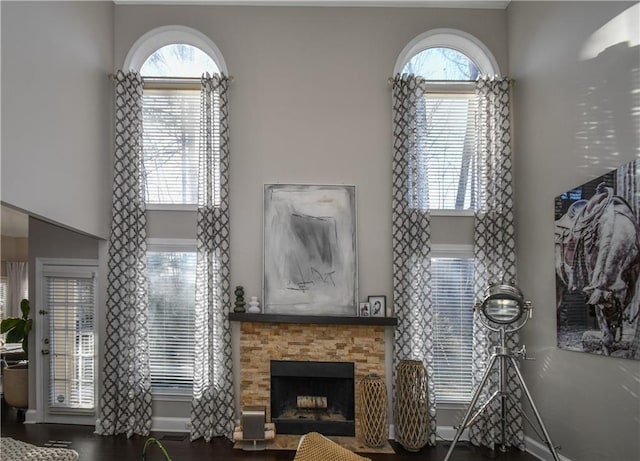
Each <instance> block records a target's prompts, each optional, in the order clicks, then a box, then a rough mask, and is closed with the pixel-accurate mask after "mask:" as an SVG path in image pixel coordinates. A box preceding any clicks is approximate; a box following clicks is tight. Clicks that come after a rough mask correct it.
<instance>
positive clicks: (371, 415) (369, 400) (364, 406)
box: [358, 374, 389, 447]
mask: <svg viewBox="0 0 640 461" xmlns="http://www.w3.org/2000/svg"><path fill="white" fill-rule="evenodd" d="M358 391H359V392H358V394H359V400H360V402H359V407H360V414H361V418H360V436H361V437H362V441H363V442H364V444H365V445H367V446H368V447H381V446H383V445H384V444H385V443H387V438H388V427H389V426H388V417H387V386H386V385H385V383H384V380H383V379H382V378H381V377H380V376H378V375H375V374H371V375H367V376H365V377H364V378H362V380H361V381H360V384H359V385H358Z"/></svg>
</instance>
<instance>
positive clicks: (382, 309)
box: [368, 295, 387, 317]
mask: <svg viewBox="0 0 640 461" xmlns="http://www.w3.org/2000/svg"><path fill="white" fill-rule="evenodd" d="M368 300H369V310H370V312H371V317H385V316H386V310H387V297H386V296H384V295H376V296H369V298H368Z"/></svg>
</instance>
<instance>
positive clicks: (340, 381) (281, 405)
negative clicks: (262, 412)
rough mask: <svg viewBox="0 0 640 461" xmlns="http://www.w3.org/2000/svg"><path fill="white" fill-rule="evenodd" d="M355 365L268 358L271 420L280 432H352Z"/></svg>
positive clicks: (329, 433)
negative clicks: (269, 364) (269, 365)
mask: <svg viewBox="0 0 640 461" xmlns="http://www.w3.org/2000/svg"><path fill="white" fill-rule="evenodd" d="M354 394H355V391H354V364H353V363H350V362H349V363H347V362H297V361H278V360H272V361H271V420H272V421H273V422H274V423H275V424H276V430H277V432H278V433H280V434H305V433H307V432H310V431H317V432H320V433H321V434H325V435H351V436H353V435H355V399H354Z"/></svg>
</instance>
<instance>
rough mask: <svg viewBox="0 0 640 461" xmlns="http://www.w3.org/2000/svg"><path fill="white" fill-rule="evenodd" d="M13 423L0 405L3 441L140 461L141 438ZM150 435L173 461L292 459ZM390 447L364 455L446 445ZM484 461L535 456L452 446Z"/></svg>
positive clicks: (98, 459)
mask: <svg viewBox="0 0 640 461" xmlns="http://www.w3.org/2000/svg"><path fill="white" fill-rule="evenodd" d="M18 419H19V418H18V415H17V412H16V410H14V409H12V408H7V407H6V405H4V403H3V405H2V420H1V432H2V436H3V437H12V438H14V439H16V440H22V441H24V442H28V443H32V444H34V445H39V446H43V445H46V444H47V443H49V442H50V441H64V442H70V444H69V445H68V446H69V448H73V449H74V450H76V451H77V452H78V453H79V454H80V461H140V460H141V459H142V448H143V446H144V442H145V440H146V437H138V436H134V437H131V438H130V439H128V438H127V437H125V436H116V437H102V436H99V435H95V434H94V433H93V429H94V428H93V427H92V426H72V425H63V424H22V423H20V422H18ZM153 435H154V436H155V437H157V438H159V439H160V440H161V442H162V444H163V446H164V447H165V448H166V450H167V452H168V453H169V455H170V456H171V459H172V461H204V460H207V461H210V460H227V461H249V460H262V461H291V460H293V458H294V456H295V452H294V451H270V450H267V451H259V452H249V451H243V450H237V449H234V448H233V443H232V442H231V441H229V440H227V439H225V438H216V439H215V440H213V441H212V442H211V443H206V442H204V441H203V440H198V441H196V442H189V441H188V437H185V438H184V440H182V441H175V440H170V438H167V439H162V434H153ZM391 445H392V446H393V448H394V450H395V451H396V454H395V455H389V454H365V455H364V456H366V457H369V458H370V459H371V460H372V461H417V460H421V461H436V460H443V459H444V457H445V455H446V453H447V450H448V447H449V443H448V442H440V443H438V444H437V446H436V447H427V448H424V449H422V450H421V451H420V452H418V453H410V452H408V451H406V450H404V449H403V448H402V447H401V446H400V445H398V444H397V443H396V442H394V441H392V442H391ZM146 459H147V461H162V460H164V457H163V455H162V454H161V452H160V450H159V449H157V447H151V448H150V449H149V450H148V452H147V458H146ZM483 460H514V461H516V460H517V461H536V460H537V458H536V457H534V456H532V455H530V454H528V453H524V452H520V451H519V450H512V451H510V452H508V453H500V452H498V451H496V452H492V451H490V450H486V449H478V448H475V447H472V446H470V445H468V444H467V443H462V442H460V443H458V444H457V445H456V449H455V451H454V453H453V456H452V461H483Z"/></svg>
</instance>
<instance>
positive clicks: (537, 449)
mask: <svg viewBox="0 0 640 461" xmlns="http://www.w3.org/2000/svg"><path fill="white" fill-rule="evenodd" d="M437 434H438V439H440V440H442V439H444V440H449V441H451V440H453V438H454V437H455V436H456V429H455V428H454V427H453V426H438V429H437ZM460 440H461V441H468V440H469V431H468V430H467V429H465V430H464V431H463V432H462V435H461V436H460ZM524 444H525V448H526V451H527V453H529V454H531V455H533V456H535V457H536V458H538V459H539V460H540V461H554V459H553V455H552V454H551V452H550V451H549V448H547V445H546V444H544V443H540V442H538V441H537V440H535V439H532V438H531V437H526V436H525V438H524ZM558 456H559V457H560V461H571V459H569V458H567V457H566V456H562V455H561V454H560V453H558Z"/></svg>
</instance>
